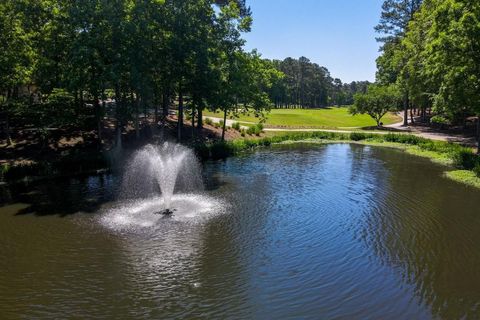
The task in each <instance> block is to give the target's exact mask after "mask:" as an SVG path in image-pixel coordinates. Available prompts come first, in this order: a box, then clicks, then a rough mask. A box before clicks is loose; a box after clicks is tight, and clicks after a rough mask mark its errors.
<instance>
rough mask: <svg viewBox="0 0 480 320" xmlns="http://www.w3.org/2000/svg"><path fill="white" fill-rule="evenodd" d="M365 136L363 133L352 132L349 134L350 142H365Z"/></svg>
mask: <svg viewBox="0 0 480 320" xmlns="http://www.w3.org/2000/svg"><path fill="white" fill-rule="evenodd" d="M366 138H367V136H366V135H365V133H363V132H352V133H350V140H353V141H360V140H365V139H366Z"/></svg>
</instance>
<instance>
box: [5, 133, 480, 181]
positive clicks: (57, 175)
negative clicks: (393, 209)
mask: <svg viewBox="0 0 480 320" xmlns="http://www.w3.org/2000/svg"><path fill="white" fill-rule="evenodd" d="M283 143H292V144H295V143H316V144H333V143H352V144H361V145H368V146H375V147H388V148H395V149H397V150H402V151H404V152H407V153H409V154H411V155H415V156H420V157H424V158H428V159H430V160H431V161H433V162H435V163H438V164H441V165H444V166H445V167H446V168H447V170H445V172H444V175H445V177H446V178H448V179H451V180H454V181H457V182H460V183H462V184H466V185H470V186H473V187H476V188H479V189H480V176H477V174H476V173H475V172H474V170H478V169H475V168H476V167H475V164H474V165H473V166H474V167H475V168H473V167H470V166H471V165H470V164H469V163H461V161H462V157H466V158H467V159H466V160H465V161H467V162H468V161H472V159H473V161H476V162H475V163H478V164H477V166H479V167H480V156H478V155H475V154H474V153H473V152H472V150H471V149H469V148H467V147H463V146H460V145H458V144H454V143H449V142H444V141H434V140H431V139H427V138H422V137H418V136H414V135H408V134H402V133H387V134H376V133H363V132H350V133H347V132H331V131H314V132H294V133H285V134H282V135H274V136H272V137H262V138H258V139H251V138H244V139H235V140H230V141H224V142H222V141H215V142H210V143H202V144H190V145H189V144H187V146H188V147H190V148H192V149H193V150H194V151H195V153H196V155H197V156H198V157H199V159H200V160H201V161H208V160H222V159H226V158H228V157H231V156H235V155H238V154H240V153H245V152H250V151H253V150H255V149H257V148H260V147H268V146H270V145H274V144H283ZM470 153H471V154H470ZM69 160H70V161H62V160H60V161H57V162H56V163H55V164H52V163H35V164H33V165H31V166H30V165H26V166H17V167H10V168H7V170H5V169H4V168H2V171H1V172H0V173H1V175H0V176H1V177H2V179H1V180H0V182H1V183H0V186H2V185H4V186H5V185H7V186H8V185H10V184H18V183H36V182H39V181H47V180H53V179H61V178H70V177H72V178H73V177H76V176H83V175H86V176H89V175H98V174H104V173H107V172H110V171H111V170H113V169H114V168H115V167H116V162H115V161H113V160H112V156H111V152H109V151H102V152H99V151H97V152H94V153H86V154H84V155H83V156H82V157H79V159H73V160H72V159H69ZM84 161H86V162H87V163H84ZM85 167H87V168H85ZM34 172H43V174H40V175H36V174H33V173H34Z"/></svg>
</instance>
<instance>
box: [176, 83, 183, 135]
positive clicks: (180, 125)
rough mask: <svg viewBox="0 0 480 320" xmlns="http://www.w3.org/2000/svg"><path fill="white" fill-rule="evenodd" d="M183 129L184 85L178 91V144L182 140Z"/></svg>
mask: <svg viewBox="0 0 480 320" xmlns="http://www.w3.org/2000/svg"><path fill="white" fill-rule="evenodd" d="M182 129H183V92H182V85H181V84H180V86H179V89H178V123H177V140H178V142H180V141H181V140H182Z"/></svg>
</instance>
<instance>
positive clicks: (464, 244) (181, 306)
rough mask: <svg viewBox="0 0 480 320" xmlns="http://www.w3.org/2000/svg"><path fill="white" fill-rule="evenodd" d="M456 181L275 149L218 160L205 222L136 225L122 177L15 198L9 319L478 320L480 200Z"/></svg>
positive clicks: (2, 227)
mask: <svg viewBox="0 0 480 320" xmlns="http://www.w3.org/2000/svg"><path fill="white" fill-rule="evenodd" d="M443 171H444V168H442V167H441V166H437V165H435V164H432V162H430V161H429V160H426V159H423V158H419V157H414V156H411V155H408V154H406V153H402V152H400V151H397V150H393V149H388V148H376V147H368V146H360V145H353V144H352V145H349V144H332V145H313V144H311V145H309V144H304V145H302V144H297V145H284V146H275V147H272V148H269V149H263V150H259V151H257V152H255V153H251V154H247V155H244V156H240V157H235V158H230V159H228V160H226V161H221V162H209V163H206V164H204V165H203V175H204V185H205V190H204V191H202V193H201V195H197V196H196V197H198V198H195V199H197V200H195V201H198V202H202V201H203V202H205V203H206V204H205V207H202V208H203V209H202V210H204V212H203V211H202V212H201V213H199V214H193V215H192V216H191V217H190V216H185V217H182V219H175V215H174V217H172V218H164V219H163V218H162V219H160V218H159V219H157V220H155V223H154V224H153V225H152V224H145V225H143V224H141V223H140V224H136V225H132V226H131V227H127V228H124V227H121V228H116V227H115V226H112V223H105V221H109V222H112V221H111V220H108V219H106V217H108V215H109V212H111V211H112V208H115V206H116V205H117V204H116V201H115V198H116V195H117V194H118V189H119V185H120V181H121V177H120V175H117V174H111V175H105V176H95V177H88V178H81V179H78V178H77V179H66V180H56V181H50V182H48V183H42V184H37V185H30V186H28V187H25V186H14V187H10V188H8V189H7V188H4V189H3V190H2V194H1V197H2V199H3V201H4V202H5V204H4V205H3V206H2V207H0V318H7V319H8V318H22V317H24V318H45V319H51V318H93V317H98V318H135V319H147V318H154V319H166V318H188V319H192V318H196V319H198V318H204V319H213V318H221V319H225V318H231V319H245V318H254V319H281V318H291V319H299V318H302V319H319V318H322V319H432V318H433V319H437V318H439V319H460V318H465V319H478V318H480V192H479V191H478V190H476V189H473V188H470V187H467V186H463V185H461V184H458V183H455V182H452V181H450V180H447V179H446V178H444V177H443V176H442V172H443ZM179 201H181V199H180V200H179ZM212 202H213V204H212Z"/></svg>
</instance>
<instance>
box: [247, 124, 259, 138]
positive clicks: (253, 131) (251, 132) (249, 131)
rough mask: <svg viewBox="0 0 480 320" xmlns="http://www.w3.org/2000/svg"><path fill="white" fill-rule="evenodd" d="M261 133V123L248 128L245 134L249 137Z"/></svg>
mask: <svg viewBox="0 0 480 320" xmlns="http://www.w3.org/2000/svg"><path fill="white" fill-rule="evenodd" d="M262 131H263V125H262V124H261V123H258V124H255V125H252V126H249V127H248V129H247V131H246V133H247V134H249V135H256V136H259V135H260V134H261V133H262Z"/></svg>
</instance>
